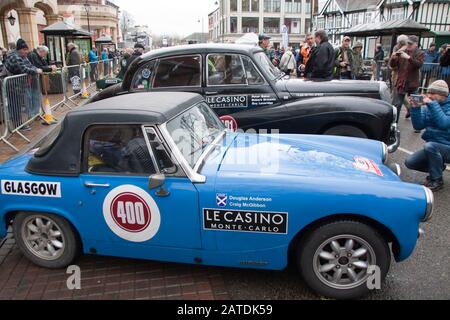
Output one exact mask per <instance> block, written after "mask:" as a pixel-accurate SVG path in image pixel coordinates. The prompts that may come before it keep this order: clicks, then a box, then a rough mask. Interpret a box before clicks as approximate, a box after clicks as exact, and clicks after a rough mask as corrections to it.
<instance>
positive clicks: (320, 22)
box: [317, 18, 325, 30]
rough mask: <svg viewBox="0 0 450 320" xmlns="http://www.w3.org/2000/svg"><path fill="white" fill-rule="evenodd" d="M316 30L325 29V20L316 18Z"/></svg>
mask: <svg viewBox="0 0 450 320" xmlns="http://www.w3.org/2000/svg"><path fill="white" fill-rule="evenodd" d="M317 29H318V30H323V29H325V19H324V18H318V19H317Z"/></svg>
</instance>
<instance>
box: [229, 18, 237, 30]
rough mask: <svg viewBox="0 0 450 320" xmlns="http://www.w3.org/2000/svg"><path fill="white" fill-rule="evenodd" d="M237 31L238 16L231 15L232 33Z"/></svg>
mask: <svg viewBox="0 0 450 320" xmlns="http://www.w3.org/2000/svg"><path fill="white" fill-rule="evenodd" d="M237 32H238V18H237V17H231V18H230V33H237Z"/></svg>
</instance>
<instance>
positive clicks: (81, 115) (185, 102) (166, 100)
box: [26, 92, 203, 176]
mask: <svg viewBox="0 0 450 320" xmlns="http://www.w3.org/2000/svg"><path fill="white" fill-rule="evenodd" d="M201 101H203V97H202V96H200V95H198V94H194V93H184V92H143V93H133V94H127V95H121V96H117V97H114V98H110V99H106V100H101V101H98V102H95V103H91V104H88V105H86V106H84V107H81V108H79V109H77V110H74V111H71V112H70V113H68V114H67V116H66V118H65V119H64V121H63V123H62V130H61V132H60V134H59V135H58V137H57V138H56V140H55V142H54V143H53V145H52V146H51V147H50V148H49V149H48V150H43V151H41V152H38V153H36V155H35V156H34V157H33V158H32V159H31V160H30V161H29V163H28V165H27V168H26V169H27V171H28V172H30V173H32V174H39V175H50V176H52V175H53V176H78V175H79V174H80V173H81V150H82V145H83V134H84V133H85V131H86V130H87V129H88V128H89V127H90V126H92V125H101V124H139V125H141V124H145V125H159V124H163V123H165V122H167V121H168V120H170V119H171V118H173V117H175V116H176V115H178V114H180V113H182V112H183V111H185V110H187V109H189V108H190V107H192V106H193V105H195V104H197V103H199V102H201Z"/></svg>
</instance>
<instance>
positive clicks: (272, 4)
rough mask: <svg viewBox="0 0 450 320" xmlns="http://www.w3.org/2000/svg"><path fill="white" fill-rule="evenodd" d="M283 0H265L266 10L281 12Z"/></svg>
mask: <svg viewBox="0 0 450 320" xmlns="http://www.w3.org/2000/svg"><path fill="white" fill-rule="evenodd" d="M280 10H281V0H264V12H280Z"/></svg>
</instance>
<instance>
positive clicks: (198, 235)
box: [0, 92, 433, 299]
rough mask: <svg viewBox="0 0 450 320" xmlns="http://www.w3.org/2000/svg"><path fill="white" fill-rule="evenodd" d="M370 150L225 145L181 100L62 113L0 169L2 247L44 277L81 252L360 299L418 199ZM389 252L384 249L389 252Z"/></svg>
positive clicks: (428, 207)
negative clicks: (220, 270) (229, 273)
mask: <svg viewBox="0 0 450 320" xmlns="http://www.w3.org/2000/svg"><path fill="white" fill-rule="evenodd" d="M387 155H388V153H387V147H386V145H385V144H383V143H381V142H377V141H370V140H363V139H357V138H346V137H334V136H301V135H270V134H259V135H258V134H251V133H247V134H244V133H231V132H228V131H227V130H225V127H224V125H223V124H222V122H221V121H220V120H219V119H218V118H217V116H216V115H215V113H214V112H213V111H212V110H211V109H210V107H209V106H208V105H207V104H206V102H205V101H204V100H203V98H202V97H201V96H199V95H197V94H192V93H167V92H166V93H136V94H130V95H125V96H118V97H115V98H111V99H107V100H103V101H99V102H95V103H92V104H89V105H87V106H85V107H83V108H80V109H78V110H76V111H72V112H70V113H69V114H68V115H67V117H66V118H65V120H64V121H63V122H62V123H61V125H60V126H59V128H58V129H57V130H55V131H54V132H53V133H52V134H51V135H50V136H48V137H47V138H46V140H45V141H43V142H42V143H41V144H40V146H39V148H38V149H37V150H35V151H33V152H31V153H28V154H25V155H22V156H19V157H17V158H15V159H13V160H10V161H8V162H6V163H4V164H3V165H1V166H0V179H1V194H0V238H1V237H4V236H5V235H6V230H7V228H8V226H9V225H10V224H11V223H12V225H13V230H14V237H15V238H16V241H17V244H18V246H19V247H20V249H21V250H22V251H23V254H24V255H25V256H26V257H27V258H29V259H30V260H31V261H32V262H34V263H35V264H37V265H39V266H42V267H46V268H62V267H66V266H68V265H70V264H72V263H73V262H74V261H75V259H76V258H77V256H78V255H79V254H80V253H84V254H92V255H105V256H116V257H125V258H138V259H149V260H159V261H170V262H179V263H193V264H199V265H213V266H225V267H239V268H254V269H266V270H283V269H285V268H286V267H287V266H288V263H293V264H296V265H297V266H298V268H299V271H300V274H301V276H302V277H303V278H304V280H305V282H306V283H307V284H308V285H309V286H310V287H311V288H312V289H313V290H315V291H316V292H318V293H319V294H321V295H324V296H328V297H333V298H340V299H347V298H355V297H359V296H361V295H364V294H366V293H367V292H368V291H369V287H370V286H368V282H369V280H370V279H371V277H372V275H373V274H376V272H375V273H372V271H371V270H375V271H376V270H378V273H379V278H380V279H381V280H382V279H384V278H385V276H386V274H387V273H388V270H389V267H390V263H391V252H392V254H393V256H394V257H395V259H396V261H402V260H405V259H406V258H408V257H409V256H410V255H411V253H412V252H413V250H414V248H415V246H416V242H417V239H418V238H419V235H420V233H421V232H420V223H422V222H426V221H428V220H429V219H430V217H431V215H432V211H433V195H432V193H431V191H430V190H428V189H426V188H424V187H422V186H418V185H413V184H408V183H403V182H402V181H401V180H400V178H399V177H398V172H395V171H396V170H391V169H390V168H389V167H388V166H387V165H385V163H386V161H387V159H386V158H387ZM391 248H392V249H391Z"/></svg>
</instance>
